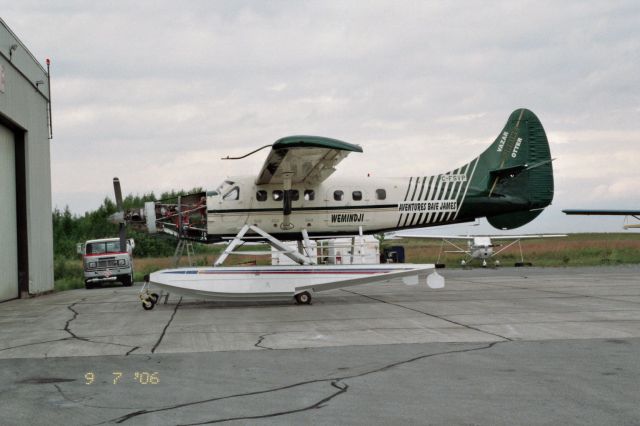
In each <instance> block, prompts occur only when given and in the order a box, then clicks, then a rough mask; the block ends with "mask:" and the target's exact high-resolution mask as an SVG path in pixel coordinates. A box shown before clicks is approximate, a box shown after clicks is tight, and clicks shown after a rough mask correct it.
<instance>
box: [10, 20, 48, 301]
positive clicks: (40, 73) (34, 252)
mask: <svg viewBox="0 0 640 426" xmlns="http://www.w3.org/2000/svg"><path fill="white" fill-rule="evenodd" d="M47 77H48V76H47V72H46V70H45V69H44V68H43V66H42V65H41V64H40V63H39V62H38V61H37V60H36V59H35V58H34V57H33V55H32V54H31V53H30V52H29V50H28V49H27V48H26V46H24V44H23V43H22V42H21V41H20V40H19V39H18V38H17V37H16V35H15V34H14V33H13V32H12V31H11V29H10V28H9V27H8V26H7V24H5V22H4V21H2V19H0V238H1V241H0V271H2V272H1V273H0V301H2V300H8V299H13V298H17V297H25V296H27V294H31V295H33V294H39V293H43V292H47V291H50V290H53V229H52V221H51V165H50V140H49V135H50V133H49V130H50V129H49V110H48V108H49V97H50V91H49V86H48V78H47Z"/></svg>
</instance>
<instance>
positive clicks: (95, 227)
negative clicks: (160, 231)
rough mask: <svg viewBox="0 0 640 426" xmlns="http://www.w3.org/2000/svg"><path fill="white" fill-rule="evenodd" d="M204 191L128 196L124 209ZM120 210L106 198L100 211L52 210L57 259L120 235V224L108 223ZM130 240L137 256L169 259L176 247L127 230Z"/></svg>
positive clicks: (99, 208)
mask: <svg viewBox="0 0 640 426" xmlns="http://www.w3.org/2000/svg"><path fill="white" fill-rule="evenodd" d="M201 191H202V189H201V188H194V189H192V190H190V191H171V192H164V193H162V194H161V195H160V198H156V196H155V195H154V194H153V192H152V193H149V194H143V195H131V194H130V195H127V196H126V197H125V198H124V199H123V205H124V208H125V210H126V209H129V208H142V207H144V203H145V202H146V201H154V200H157V199H160V200H165V199H172V198H177V197H178V196H179V195H186V194H191V193H194V192H201ZM116 211H117V208H116V204H115V202H114V201H113V200H111V199H110V198H108V197H107V198H105V199H104V201H103V202H102V205H101V206H100V207H98V209H96V210H94V211H91V212H86V213H85V214H84V215H81V216H80V215H74V214H72V213H71V211H70V210H69V207H68V206H67V207H65V209H64V210H62V211H61V210H59V209H55V210H54V211H53V215H52V218H53V253H54V256H55V257H56V258H66V259H71V258H74V257H77V254H76V244H77V243H82V242H85V241H87V240H92V239H96V238H113V237H117V236H118V225H117V224H114V223H111V222H109V220H108V218H109V216H110V215H112V214H113V213H115V212H116ZM127 237H128V238H133V239H134V240H135V241H136V248H135V250H134V255H135V256H136V257H160V256H170V255H172V254H173V252H174V250H175V248H176V240H174V239H172V238H163V237H161V236H151V235H149V234H147V233H145V232H140V231H136V230H134V229H131V228H130V227H128V228H127Z"/></svg>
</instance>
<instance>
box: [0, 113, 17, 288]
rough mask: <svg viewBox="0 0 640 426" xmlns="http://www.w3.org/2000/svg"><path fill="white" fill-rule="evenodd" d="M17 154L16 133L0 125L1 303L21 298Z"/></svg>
mask: <svg viewBox="0 0 640 426" xmlns="http://www.w3.org/2000/svg"><path fill="white" fill-rule="evenodd" d="M16 214H17V212H16V152H15V142H14V136H13V133H12V132H10V131H9V130H8V129H7V128H6V127H3V126H2V125H0V238H2V241H0V301H3V300H8V299H15V298H16V297H18V231H17V222H16Z"/></svg>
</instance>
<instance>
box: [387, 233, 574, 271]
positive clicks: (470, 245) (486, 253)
mask: <svg viewBox="0 0 640 426" xmlns="http://www.w3.org/2000/svg"><path fill="white" fill-rule="evenodd" d="M566 236H567V235H566V234H537V235H536V234H529V235H485V236H469V235H467V236H466V237H465V236H461V235H424V234H395V235H394V237H396V238H424V239H437V240H442V245H441V246H440V253H439V254H438V260H437V261H436V267H437V268H444V264H443V263H440V256H441V255H442V252H443V248H444V244H445V243H447V244H449V245H450V246H453V247H454V248H455V250H444V253H462V254H466V257H465V258H464V259H462V260H461V261H460V263H461V264H462V265H463V266H465V265H467V263H469V261H471V260H473V259H481V260H482V267H483V268H486V267H487V259H489V258H492V257H495V256H497V255H498V254H500V253H502V252H503V251H505V250H506V249H508V248H509V247H511V246H513V245H514V244H518V247H519V248H520V262H516V263H515V266H532V264H531V263H530V262H525V261H524V256H523V254H522V245H521V244H520V240H522V239H532V238H558V237H566ZM459 240H465V241H467V248H466V249H465V248H463V247H461V246H460V245H458V244H456V243H455V242H454V241H459ZM495 240H498V241H505V240H507V241H511V242H510V243H508V244H507V245H504V246H503V245H502V244H496V243H494V241H495ZM496 247H500V249H499V250H497V251H494V248H496ZM494 265H495V266H499V265H500V261H499V260H497V259H496V260H495V262H494Z"/></svg>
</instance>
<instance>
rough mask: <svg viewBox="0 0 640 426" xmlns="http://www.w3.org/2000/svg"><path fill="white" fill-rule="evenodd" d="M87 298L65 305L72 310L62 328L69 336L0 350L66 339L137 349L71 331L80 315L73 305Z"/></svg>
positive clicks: (5, 349) (137, 347) (0, 350)
mask: <svg viewBox="0 0 640 426" xmlns="http://www.w3.org/2000/svg"><path fill="white" fill-rule="evenodd" d="M86 299H87V298H86V297H85V298H83V299H81V300H80V301H79V302H73V303H72V304H70V305H67V309H68V310H70V311H71V312H73V316H72V317H71V318H69V319H68V320H67V321H66V323H65V324H64V328H63V331H65V332H66V333H68V334H69V335H70V336H69V337H62V338H60V339H53V340H43V341H40V342H32V343H25V344H22V345H16V346H10V347H7V348H1V349H0V352H3V351H8V350H10V349H17V348H23V347H26V346H35V345H42V344H45V343H54V342H64V341H68V340H80V341H81V342H87V343H94V344H97V345H113V346H122V347H125V348H133V349H131V350H130V351H129V352H127V353H126V355H129V354H130V353H131V352H133V351H134V350H136V349H139V348H140V347H139V346H135V347H134V346H131V345H124V344H122V343H113V342H100V341H95V340H91V339H90V338H88V337H82V336H78V335H77V334H76V333H74V332H73V331H71V323H72V322H73V321H74V320H75V319H77V318H78V315H80V312H78V311H76V310H75V309H73V308H74V306H75V305H77V304H79V303H82V302H84V301H85V300H86ZM47 354H48V352H47V353H45V358H47V357H48V356H47Z"/></svg>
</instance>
